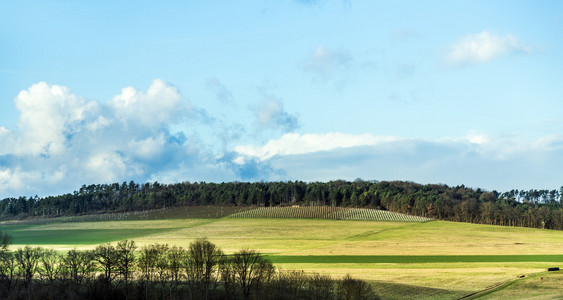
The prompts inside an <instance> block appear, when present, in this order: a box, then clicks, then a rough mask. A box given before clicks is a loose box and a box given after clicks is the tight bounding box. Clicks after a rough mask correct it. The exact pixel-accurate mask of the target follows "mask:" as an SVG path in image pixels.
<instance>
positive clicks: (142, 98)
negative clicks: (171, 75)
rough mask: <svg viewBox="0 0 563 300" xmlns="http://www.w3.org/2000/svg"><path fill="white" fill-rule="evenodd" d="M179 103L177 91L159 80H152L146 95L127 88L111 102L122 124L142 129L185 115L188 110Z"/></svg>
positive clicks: (172, 120)
mask: <svg viewBox="0 0 563 300" xmlns="http://www.w3.org/2000/svg"><path fill="white" fill-rule="evenodd" d="M180 103H181V97H180V93H179V92H178V90H177V89H176V88H175V87H173V86H170V85H168V84H166V82H164V81H162V80H160V79H156V80H154V81H153V82H152V83H151V85H150V87H149V89H148V91H147V92H146V93H144V92H143V91H139V90H137V89H135V88H133V87H127V88H124V89H122V90H121V94H120V95H117V96H115V97H114V98H113V100H112V101H111V105H112V106H113V108H114V110H115V113H116V116H117V117H118V118H119V120H120V121H121V122H122V123H123V124H126V125H129V124H131V123H132V124H134V125H135V126H143V127H153V126H156V125H158V124H162V123H169V122H174V121H175V120H176V119H177V118H179V117H181V116H182V115H183V114H184V115H185V114H187V112H188V108H187V107H181V106H180Z"/></svg>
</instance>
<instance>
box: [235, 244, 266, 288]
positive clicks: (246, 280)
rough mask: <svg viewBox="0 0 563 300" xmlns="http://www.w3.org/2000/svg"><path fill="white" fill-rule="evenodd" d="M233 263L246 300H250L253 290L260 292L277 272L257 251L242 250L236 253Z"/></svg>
mask: <svg viewBox="0 0 563 300" xmlns="http://www.w3.org/2000/svg"><path fill="white" fill-rule="evenodd" d="M231 263H232V266H233V270H234V272H235V274H236V280H237V282H238V283H239V285H240V286H241V289H242V294H243V296H244V297H245V298H249V297H250V293H251V292H252V291H253V290H254V291H258V290H259V289H260V288H261V286H262V285H263V284H264V283H265V282H268V281H270V279H271V278H272V276H273V274H274V272H275V268H274V265H273V264H272V262H271V261H270V260H268V259H267V258H265V257H264V256H263V255H262V254H260V253H258V252H256V251H255V250H250V249H242V250H240V251H239V252H236V253H235V254H234V255H233V258H232V260H231Z"/></svg>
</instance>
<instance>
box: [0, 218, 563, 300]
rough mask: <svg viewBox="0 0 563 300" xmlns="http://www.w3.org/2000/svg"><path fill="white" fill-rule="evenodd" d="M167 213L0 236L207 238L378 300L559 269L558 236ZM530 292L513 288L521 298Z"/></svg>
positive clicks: (14, 230)
mask: <svg viewBox="0 0 563 300" xmlns="http://www.w3.org/2000/svg"><path fill="white" fill-rule="evenodd" d="M206 210H209V212H210V211H211V208H206ZM249 212H250V211H249ZM243 213H244V212H241V214H243ZM166 214H167V215H169V216H172V218H161V219H152V220H133V219H129V220H114V221H82V222H68V221H66V222H61V223H59V222H56V220H52V221H55V222H50V223H47V224H21V223H18V224H12V225H6V224H4V225H0V230H1V231H5V232H8V233H10V234H12V235H13V237H14V245H13V248H17V247H20V246H22V245H38V246H43V247H49V248H53V249H58V250H60V251H65V250H68V249H72V248H78V249H92V248H94V247H95V246H96V245H97V244H99V243H104V242H115V241H118V240H122V239H133V240H135V241H136V242H137V243H138V244H140V245H148V244H153V243H167V244H170V245H178V246H184V247H185V246H187V245H188V244H189V243H190V242H191V241H193V240H195V239H197V238H200V237H207V238H208V239H209V240H210V241H212V242H213V243H215V244H217V245H218V246H219V247H220V248H222V249H223V250H224V251H226V252H227V253H233V252H235V251H237V250H238V249H241V248H251V249H256V250H258V251H260V252H262V253H267V254H268V256H269V257H270V259H271V260H272V261H273V262H274V263H275V264H276V265H277V266H278V267H281V268H282V269H289V270H304V271H306V272H319V273H322V274H330V275H331V276H333V277H342V276H344V275H346V274H351V275H352V276H354V277H356V278H362V279H366V280H369V281H370V282H372V283H373V284H374V288H375V289H376V290H377V292H378V293H379V294H380V295H382V296H383V298H385V299H400V298H404V297H405V295H411V296H415V295H416V297H417V298H427V299H440V298H443V299H455V298H459V297H463V296H466V295H469V294H472V293H475V292H478V291H481V290H485V289H487V288H490V287H491V286H493V285H496V284H498V283H505V282H508V281H513V280H515V279H517V278H518V276H521V275H530V274H536V273H538V272H542V271H544V270H545V268H547V267H551V266H561V265H560V264H563V247H562V246H563V242H562V241H563V232H561V231H553V230H542V229H530V228H519V227H500V226H491V225H477V224H467V223H455V222H446V221H428V222H396V221H395V222H382V221H360V220H355V221H351V220H329V219H320V218H318V219H295V218H293V219H283V218H228V217H223V218H220V217H214V218H193V217H190V218H186V217H184V218H180V217H178V216H176V213H175V212H174V209H172V210H169V211H168V212H167V213H166ZM178 214H181V213H178ZM215 215H216V214H215ZM186 216H188V215H186ZM530 282H534V283H537V282H535V281H530ZM546 282H548V281H546ZM515 287H517V286H515ZM546 288H549V287H546ZM530 289H531V288H530V286H529V285H528V286H526V287H522V288H519V289H518V290H521V291H522V293H524V295H525V293H530Z"/></svg>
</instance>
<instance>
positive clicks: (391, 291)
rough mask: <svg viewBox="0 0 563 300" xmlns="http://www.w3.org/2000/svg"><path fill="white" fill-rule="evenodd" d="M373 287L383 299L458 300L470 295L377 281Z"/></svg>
mask: <svg viewBox="0 0 563 300" xmlns="http://www.w3.org/2000/svg"><path fill="white" fill-rule="evenodd" d="M372 286H373V289H374V291H375V292H376V293H377V294H378V295H379V296H380V297H381V299H457V298H459V297H462V296H463V295H467V294H468V293H470V291H462V290H445V289H437V288H431V287H424V286H416V285H408V284H401V283H390V282H384V281H377V280H376V281H373V285H372Z"/></svg>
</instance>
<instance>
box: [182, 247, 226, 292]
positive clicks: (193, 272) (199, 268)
mask: <svg viewBox="0 0 563 300" xmlns="http://www.w3.org/2000/svg"><path fill="white" fill-rule="evenodd" d="M222 258H223V251H221V249H219V248H218V247H217V246H215V244H213V243H211V242H209V241H208V240H207V239H198V240H196V241H194V242H192V243H191V244H190V246H189V249H188V265H187V268H186V275H187V277H188V281H189V283H190V286H191V289H192V290H193V295H192V297H195V298H199V299H207V298H208V297H209V291H210V290H211V289H215V287H216V284H217V282H218V279H219V274H218V272H217V269H218V266H219V262H220V261H221V259H222Z"/></svg>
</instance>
